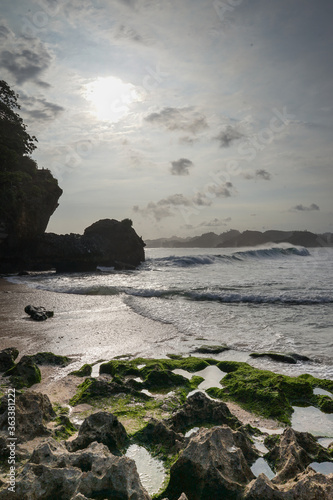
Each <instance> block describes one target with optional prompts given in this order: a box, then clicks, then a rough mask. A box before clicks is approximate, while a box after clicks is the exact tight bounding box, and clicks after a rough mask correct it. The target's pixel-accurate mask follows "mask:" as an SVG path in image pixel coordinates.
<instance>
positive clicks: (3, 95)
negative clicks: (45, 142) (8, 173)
mask: <svg viewBox="0 0 333 500" xmlns="http://www.w3.org/2000/svg"><path fill="white" fill-rule="evenodd" d="M17 98H18V94H16V93H15V92H14V91H13V90H11V88H10V87H9V85H8V84H7V83H6V82H5V81H4V80H0V158H1V163H2V166H3V167H5V168H6V167H7V168H8V167H9V168H10V166H13V164H14V163H15V162H16V161H17V159H18V157H19V156H22V155H29V154H31V153H32V152H33V151H34V149H36V145H35V142H37V139H36V137H35V136H31V135H29V134H28V132H27V131H26V125H25V124H24V123H23V120H22V118H21V117H20V116H19V115H18V114H17V113H16V110H17V109H20V108H21V106H20V105H19V104H18V102H17Z"/></svg>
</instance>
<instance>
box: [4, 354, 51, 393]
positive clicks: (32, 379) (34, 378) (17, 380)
mask: <svg viewBox="0 0 333 500" xmlns="http://www.w3.org/2000/svg"><path fill="white" fill-rule="evenodd" d="M4 377H10V382H11V385H12V386H13V387H15V388H16V389H22V387H31V386H32V385H34V384H39V382H40V381H41V380H42V376H41V373H40V369H39V368H38V366H37V365H36V364H35V363H34V362H33V361H32V360H31V359H25V360H23V358H22V360H21V361H19V362H18V363H17V365H15V366H13V367H12V368H10V369H9V370H7V371H6V372H5V373H4Z"/></svg>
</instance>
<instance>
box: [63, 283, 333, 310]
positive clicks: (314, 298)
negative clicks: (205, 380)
mask: <svg viewBox="0 0 333 500" xmlns="http://www.w3.org/2000/svg"><path fill="white" fill-rule="evenodd" d="M67 293H78V294H81V295H127V296H133V297H142V298H147V299H150V298H157V299H166V300H177V299H182V300H189V301H196V302H205V301H206V302H207V301H209V302H220V303H224V304H281V305H288V304H289V305H320V304H331V303H333V296H332V295H329V294H328V295H324V294H314V293H311V292H310V291H309V292H308V293H307V292H304V293H303V294H301V295H298V296H297V295H296V294H293V293H285V292H283V291H281V293H278V292H276V293H275V294H265V293H255V292H254V293H242V292H240V293H239V292H236V291H232V290H230V289H221V290H213V291H209V290H207V289H205V288H202V289H200V288H199V289H196V290H186V289H173V288H170V289H161V288H158V289H154V288H132V287H108V286H101V287H98V286H93V287H85V288H81V289H77V288H75V289H68V290H67Z"/></svg>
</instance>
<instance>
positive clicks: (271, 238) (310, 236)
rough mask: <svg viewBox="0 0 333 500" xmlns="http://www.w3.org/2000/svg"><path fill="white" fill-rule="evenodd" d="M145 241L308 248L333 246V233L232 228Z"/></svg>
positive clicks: (164, 244) (151, 245) (172, 244)
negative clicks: (284, 244) (297, 246)
mask: <svg viewBox="0 0 333 500" xmlns="http://www.w3.org/2000/svg"><path fill="white" fill-rule="evenodd" d="M145 243H146V246H147V248H161V247H162V248H238V247H249V246H258V245H265V244H267V243H276V244H278V243H290V244H291V245H300V246H304V247H307V248H313V247H333V233H323V234H315V233H311V232H310V231H279V230H268V231H265V232H261V231H244V232H240V231H237V230H236V229H231V230H230V231H226V232H224V233H221V234H216V233H213V232H209V233H204V234H201V235H200V236H194V237H189V238H182V237H178V236H172V237H171V238H157V239H147V240H145Z"/></svg>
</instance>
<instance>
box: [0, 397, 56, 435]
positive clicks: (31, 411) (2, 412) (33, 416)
mask: <svg viewBox="0 0 333 500" xmlns="http://www.w3.org/2000/svg"><path fill="white" fill-rule="evenodd" d="M15 403H16V408H15V427H16V428H15V435H16V437H17V441H18V442H19V443H24V442H25V441H29V440H30V439H33V438H35V437H38V436H45V435H49V434H50V431H49V430H48V429H47V428H46V426H45V423H46V422H49V421H50V420H52V419H53V418H54V417H55V413H54V411H53V408H52V405H51V402H50V400H49V398H48V396H47V395H46V394H41V393H38V392H25V393H24V394H17V395H16V399H15ZM0 430H1V431H4V432H6V431H7V430H8V398H7V396H4V397H3V398H2V400H1V403H0Z"/></svg>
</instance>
